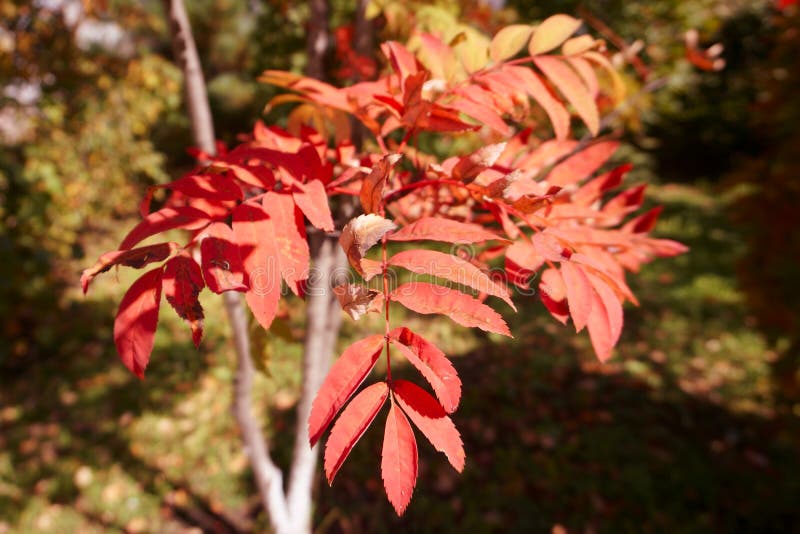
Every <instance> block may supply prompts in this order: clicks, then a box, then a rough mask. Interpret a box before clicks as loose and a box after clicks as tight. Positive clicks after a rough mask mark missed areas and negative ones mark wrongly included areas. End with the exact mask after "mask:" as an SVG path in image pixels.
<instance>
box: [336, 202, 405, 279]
mask: <svg viewBox="0 0 800 534" xmlns="http://www.w3.org/2000/svg"><path fill="white" fill-rule="evenodd" d="M395 228H397V226H396V225H395V224H394V223H393V222H392V221H390V220H389V219H384V218H383V217H381V216H380V215H376V214H374V213H366V214H364V215H359V216H358V217H356V218H355V219H353V220H351V221H350V222H349V223H347V224H346V225H345V227H344V228H343V229H342V235H341V236H340V237H339V244H340V245H341V246H342V249H344V252H345V254H347V259H348V260H349V261H350V265H352V266H353V268H354V269H355V270H356V271H358V272H359V273H360V274H364V270H363V268H362V267H361V258H363V257H364V254H366V252H367V251H368V250H369V249H370V248H372V246H373V245H375V243H377V242H378V241H380V239H381V238H382V237H383V236H384V235H386V233H387V232H390V231H392V230H394V229H395Z"/></svg>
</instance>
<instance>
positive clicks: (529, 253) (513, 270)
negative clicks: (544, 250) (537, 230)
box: [505, 241, 545, 289]
mask: <svg viewBox="0 0 800 534" xmlns="http://www.w3.org/2000/svg"><path fill="white" fill-rule="evenodd" d="M544 261H545V259H544V258H543V257H542V256H541V254H539V253H537V252H536V249H534V248H533V245H532V244H531V243H529V242H528V241H515V242H514V243H513V244H512V245H511V246H510V247H508V248H507V249H506V261H505V268H506V274H507V275H508V277H509V280H510V281H511V283H513V284H514V285H515V286H517V287H520V288H522V289H528V288H529V287H530V285H529V279H530V277H531V275H533V274H534V273H535V272H536V271H538V270H539V268H540V267H541V266H542V264H543V263H544Z"/></svg>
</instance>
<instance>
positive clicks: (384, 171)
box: [359, 154, 402, 213]
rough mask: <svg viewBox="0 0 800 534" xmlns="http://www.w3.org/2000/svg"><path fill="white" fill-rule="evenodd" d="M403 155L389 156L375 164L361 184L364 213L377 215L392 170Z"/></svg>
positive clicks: (360, 196)
mask: <svg viewBox="0 0 800 534" xmlns="http://www.w3.org/2000/svg"><path fill="white" fill-rule="evenodd" d="M401 157H402V155H401V154H387V155H386V156H384V157H383V158H381V159H380V161H378V163H376V164H375V166H374V167H373V168H372V172H370V173H369V174H368V175H367V177H366V178H364V181H363V183H362V184H361V193H360V194H359V198H360V199H361V206H362V207H363V208H364V213H377V212H378V210H379V209H380V205H381V201H382V200H383V188H384V186H385V185H386V180H388V179H389V173H390V172H391V171H392V168H393V167H394V166H395V165H396V164H397V162H398V161H400V158H401Z"/></svg>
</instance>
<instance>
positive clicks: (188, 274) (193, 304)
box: [161, 256, 205, 347]
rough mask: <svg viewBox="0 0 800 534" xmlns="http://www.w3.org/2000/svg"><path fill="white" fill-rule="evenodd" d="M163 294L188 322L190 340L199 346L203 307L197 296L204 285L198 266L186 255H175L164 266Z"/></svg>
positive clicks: (179, 315) (201, 332) (201, 333)
mask: <svg viewBox="0 0 800 534" xmlns="http://www.w3.org/2000/svg"><path fill="white" fill-rule="evenodd" d="M161 287H162V291H163V292H164V296H165V297H166V299H167V302H169V304H170V306H172V309H174V310H175V313H177V314H178V317H180V318H181V319H183V320H184V321H186V322H187V323H189V327H190V328H191V329H192V341H194V345H195V346H196V347H198V346H200V338H202V337H203V307H202V306H201V305H200V300H199V299H198V296H199V295H200V291H201V290H202V289H203V287H205V283H204V282H203V274H202V272H201V271H200V266H199V265H197V262H195V261H194V260H193V259H192V258H190V257H188V256H176V257H175V258H172V259H171V260H169V261H168V262H167V263H166V265H165V266H164V276H163V279H162V283H161Z"/></svg>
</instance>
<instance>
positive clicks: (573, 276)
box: [561, 261, 592, 332]
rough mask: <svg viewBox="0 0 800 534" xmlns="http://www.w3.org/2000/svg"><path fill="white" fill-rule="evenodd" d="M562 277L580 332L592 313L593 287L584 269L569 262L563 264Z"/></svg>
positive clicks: (571, 310)
mask: <svg viewBox="0 0 800 534" xmlns="http://www.w3.org/2000/svg"><path fill="white" fill-rule="evenodd" d="M561 276H563V277H564V285H565V286H566V288H567V304H568V305H569V314H570V316H571V317H572V322H574V323H575V331H576V332H580V331H581V330H583V327H584V326H586V321H587V320H588V319H589V314H590V313H591V311H592V285H591V283H590V282H589V278H587V276H586V273H584V272H583V269H581V268H580V267H579V266H577V265H575V264H573V263H571V262H568V261H562V262H561Z"/></svg>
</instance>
